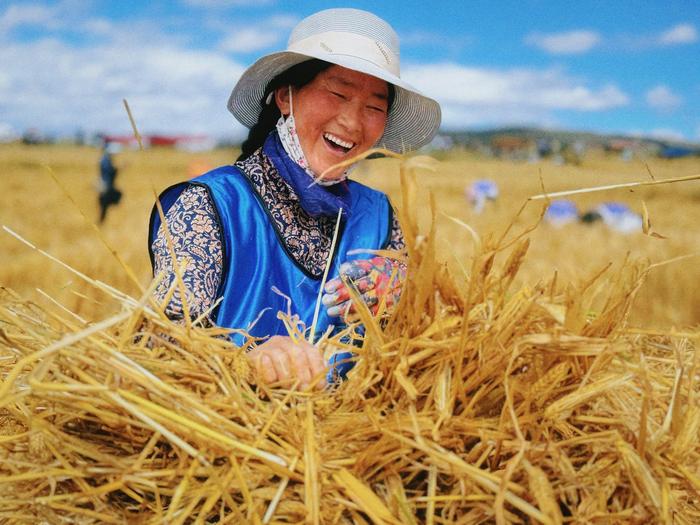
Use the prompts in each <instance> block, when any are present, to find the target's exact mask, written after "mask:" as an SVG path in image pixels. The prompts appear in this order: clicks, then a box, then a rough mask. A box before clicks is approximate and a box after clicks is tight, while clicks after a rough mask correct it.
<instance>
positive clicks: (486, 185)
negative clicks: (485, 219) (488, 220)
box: [465, 179, 498, 214]
mask: <svg viewBox="0 0 700 525" xmlns="http://www.w3.org/2000/svg"><path fill="white" fill-rule="evenodd" d="M465 193H466V197H467V200H468V201H469V203H470V204H471V205H472V209H473V210H474V212H475V213H477V214H480V213H481V212H482V211H484V206H485V204H486V202H487V201H491V202H495V201H496V199H498V184H496V182H495V181H492V180H489V179H481V180H475V181H474V182H472V183H471V184H470V185H469V187H468V188H467V190H466V192H465Z"/></svg>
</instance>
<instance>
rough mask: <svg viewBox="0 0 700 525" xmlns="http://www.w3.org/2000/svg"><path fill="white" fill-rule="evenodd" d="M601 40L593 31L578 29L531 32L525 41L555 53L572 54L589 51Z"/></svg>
mask: <svg viewBox="0 0 700 525" xmlns="http://www.w3.org/2000/svg"><path fill="white" fill-rule="evenodd" d="M600 42H601V37H600V35H599V34H598V33H597V32H595V31H590V30H586V29H579V30H576V31H567V32H563V33H549V34H543V33H531V34H529V35H528V36H527V37H525V43H526V44H530V45H532V46H535V47H538V48H540V49H542V50H544V51H546V52H548V53H552V54H555V55H574V54H581V53H586V52H587V51H590V50H591V49H593V48H594V47H596V46H597V45H599V44H600Z"/></svg>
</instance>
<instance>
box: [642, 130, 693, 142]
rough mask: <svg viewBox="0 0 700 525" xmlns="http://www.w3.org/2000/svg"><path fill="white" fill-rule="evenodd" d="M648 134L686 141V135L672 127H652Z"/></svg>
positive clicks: (663, 138) (665, 138)
mask: <svg viewBox="0 0 700 525" xmlns="http://www.w3.org/2000/svg"><path fill="white" fill-rule="evenodd" d="M648 135H649V136H650V137H652V138H655V139H660V140H671V141H676V142H683V141H685V135H683V133H681V132H680V131H678V130H676V129H671V128H656V129H652V130H651V131H650V132H649V133H648Z"/></svg>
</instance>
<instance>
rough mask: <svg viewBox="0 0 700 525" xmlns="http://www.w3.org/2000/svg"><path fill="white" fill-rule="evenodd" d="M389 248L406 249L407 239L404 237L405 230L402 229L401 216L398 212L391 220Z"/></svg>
mask: <svg viewBox="0 0 700 525" xmlns="http://www.w3.org/2000/svg"><path fill="white" fill-rule="evenodd" d="M387 248H388V249H389V250H399V251H404V250H405V249H406V241H405V240H404V238H403V230H402V229H401V223H400V222H399V218H398V217H397V216H396V212H394V213H393V215H392V222H391V239H390V240H389V245H388V246H387Z"/></svg>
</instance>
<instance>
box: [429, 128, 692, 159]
mask: <svg viewBox="0 0 700 525" xmlns="http://www.w3.org/2000/svg"><path fill="white" fill-rule="evenodd" d="M440 134H441V135H442V136H445V137H449V138H450V139H451V140H452V141H453V142H454V144H460V145H465V146H468V145H471V144H474V143H476V142H481V143H484V144H488V143H491V142H492V141H493V139H494V138H496V137H502V136H509V137H519V138H522V139H532V140H537V139H547V140H558V141H559V142H561V143H562V144H571V143H574V142H577V141H582V142H584V143H586V144H590V145H593V144H600V145H605V144H609V143H610V142H612V141H635V142H638V143H640V144H642V145H645V146H650V147H655V148H663V147H669V146H676V147H684V148H689V149H691V150H693V151H694V152H696V153H700V144H697V143H692V142H679V141H673V140H665V139H657V138H651V137H642V136H631V135H621V134H602V133H592V132H586V131H567V130H549V129H538V128H524V127H511V128H493V129H485V130H463V131H443V132H441V133H440Z"/></svg>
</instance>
